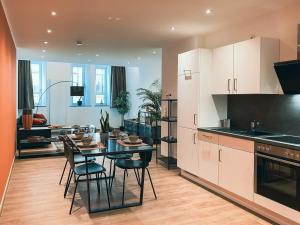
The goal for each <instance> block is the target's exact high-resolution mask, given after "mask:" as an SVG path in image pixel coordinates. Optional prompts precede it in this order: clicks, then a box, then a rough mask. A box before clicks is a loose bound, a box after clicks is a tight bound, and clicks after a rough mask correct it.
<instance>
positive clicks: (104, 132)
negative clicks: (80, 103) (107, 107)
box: [100, 109, 112, 144]
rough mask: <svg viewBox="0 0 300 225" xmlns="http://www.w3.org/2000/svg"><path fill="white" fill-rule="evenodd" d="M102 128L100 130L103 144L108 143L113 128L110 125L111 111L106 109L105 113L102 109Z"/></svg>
mask: <svg viewBox="0 0 300 225" xmlns="http://www.w3.org/2000/svg"><path fill="white" fill-rule="evenodd" d="M100 128H101V130H100V132H101V134H100V137H101V142H102V143H103V144H106V143H107V140H108V138H109V132H110V131H112V128H111V127H110V125H109V113H108V112H107V111H105V114H104V113H103V111H102V109H101V111H100Z"/></svg>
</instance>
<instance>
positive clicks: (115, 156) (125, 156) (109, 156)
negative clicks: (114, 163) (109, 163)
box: [106, 154, 132, 160]
mask: <svg viewBox="0 0 300 225" xmlns="http://www.w3.org/2000/svg"><path fill="white" fill-rule="evenodd" d="M131 157H132V154H120V155H107V156H106V158H108V159H111V160H116V159H130V158H131Z"/></svg>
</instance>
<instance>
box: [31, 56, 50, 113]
mask: <svg viewBox="0 0 300 225" xmlns="http://www.w3.org/2000/svg"><path fill="white" fill-rule="evenodd" d="M33 64H35V65H38V66H39V92H38V93H37V92H35V91H34V87H33V95H35V94H38V95H39V99H40V97H41V95H42V94H43V92H44V91H45V90H46V86H47V79H46V73H45V71H46V70H45V63H44V62H42V61H31V62H30V70H31V79H32V84H33V76H32V74H33V72H32V65H33ZM46 97H47V93H45V94H44V95H43V96H42V98H41V99H40V102H35V101H34V107H37V106H38V107H46V99H47V98H46ZM38 103H40V104H39V105H38Z"/></svg>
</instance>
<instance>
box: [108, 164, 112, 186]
mask: <svg viewBox="0 0 300 225" xmlns="http://www.w3.org/2000/svg"><path fill="white" fill-rule="evenodd" d="M111 170H112V160H110V163H109V181H108V184H109V186H111V185H110V183H111V180H112V174H111Z"/></svg>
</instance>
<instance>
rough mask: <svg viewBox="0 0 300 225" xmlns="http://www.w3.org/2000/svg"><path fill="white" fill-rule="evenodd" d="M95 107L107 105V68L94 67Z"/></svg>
mask: <svg viewBox="0 0 300 225" xmlns="http://www.w3.org/2000/svg"><path fill="white" fill-rule="evenodd" d="M95 74H96V78H95V85H96V92H95V93H96V105H108V94H107V93H108V66H96V71H95Z"/></svg>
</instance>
